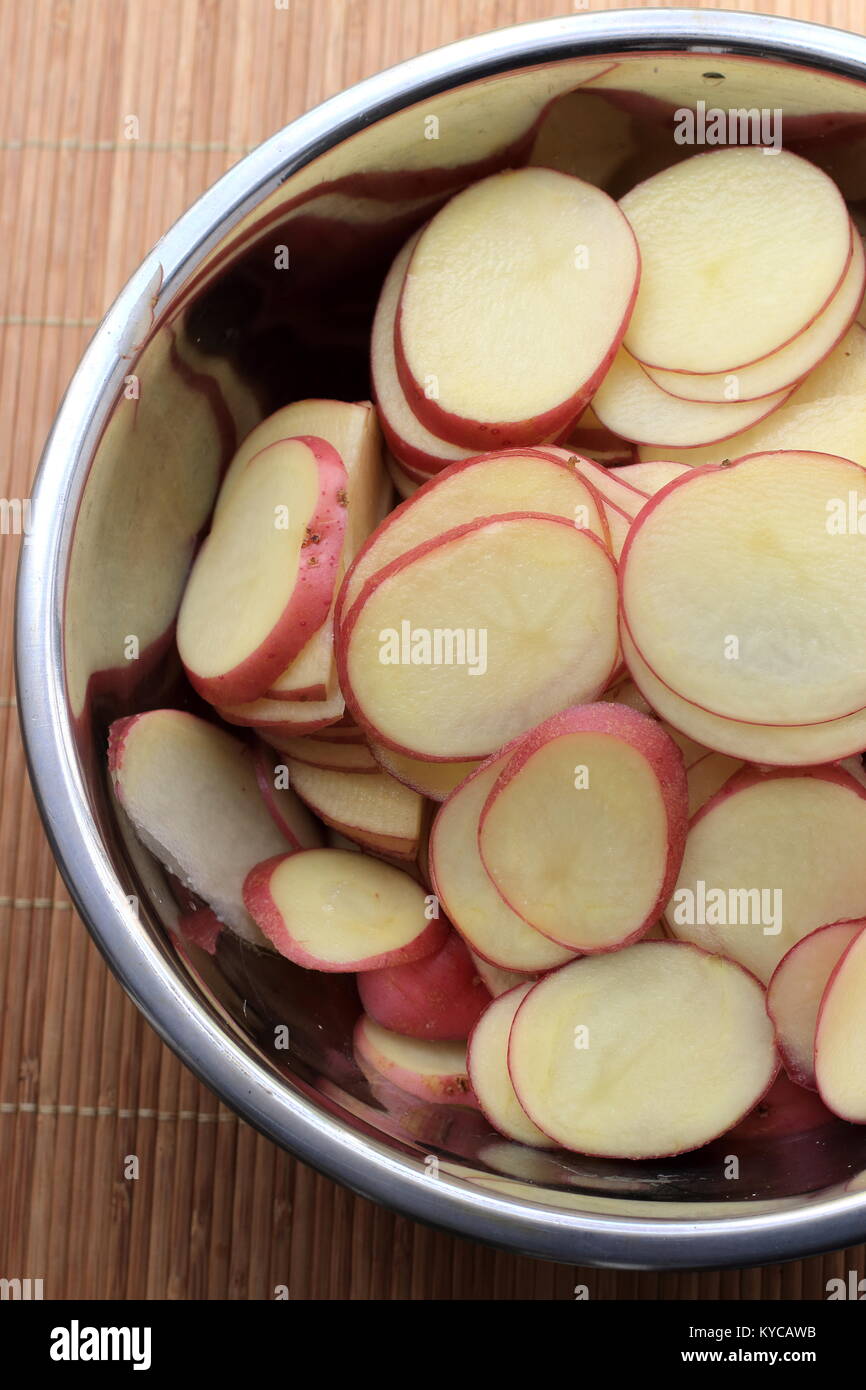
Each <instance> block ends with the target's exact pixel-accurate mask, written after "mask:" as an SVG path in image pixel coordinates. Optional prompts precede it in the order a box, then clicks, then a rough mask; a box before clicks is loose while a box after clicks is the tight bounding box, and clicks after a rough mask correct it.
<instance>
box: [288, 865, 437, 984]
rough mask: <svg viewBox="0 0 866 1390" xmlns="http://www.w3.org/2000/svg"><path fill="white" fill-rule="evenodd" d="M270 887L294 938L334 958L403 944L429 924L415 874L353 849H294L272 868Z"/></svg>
mask: <svg viewBox="0 0 866 1390" xmlns="http://www.w3.org/2000/svg"><path fill="white" fill-rule="evenodd" d="M269 889H270V894H271V897H272V898H273V900H274V903H275V905H276V907H277V909H278V911H279V913H280V915H281V917H282V919H283V921H284V922H285V924H286V929H287V931H288V933H289V935H290V936H291V938H292V940H293V941H295V942H297V943H298V944H299V945H300V946H301V947H303V949H304V950H305V951H306V952H307V953H308V954H309V955H310V956H312V957H314V958H315V959H316V960H320V961H324V962H328V963H329V964H334V965H341V964H348V965H351V963H352V962H355V961H357V962H359V963H360V962H363V961H365V960H370V959H372V958H373V957H376V956H380V955H384V954H386V953H387V952H389V951H396V950H399V949H400V947H402V946H407V945H409V943H410V942H412V941H414V940H415V939H416V937H418V936H420V935H421V933H422V932H424V931H425V930H426V929H427V927H428V926H429V923H428V921H427V919H426V918H425V915H424V901H425V899H424V889H423V888H422V887H421V886H420V885H419V884H418V883H416V882H415V880H414V879H412V878H410V877H409V875H408V874H404V873H403V872H402V871H401V870H400V869H395V868H392V867H391V865H390V864H383V863H382V862H381V861H380V860H376V859H372V858H369V857H368V856H367V855H364V854H354V853H350V852H349V851H348V850H341V849H321V850H310V851H308V852H307V853H304V854H296V855H292V856H291V857H290V858H289V859H285V860H283V862H282V863H281V864H279V865H278V866H277V867H276V868H275V870H274V872H273V873H272V874H271V878H270V884H269Z"/></svg>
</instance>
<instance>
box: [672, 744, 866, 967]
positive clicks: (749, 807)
mask: <svg viewBox="0 0 866 1390" xmlns="http://www.w3.org/2000/svg"><path fill="white" fill-rule="evenodd" d="M816 846H822V847H823V846H832V852H830V853H816ZM864 862H866V790H864V788H863V786H862V785H861V784H860V783H859V782H858V781H856V780H855V779H854V778H853V777H852V776H851V775H850V774H849V773H848V772H845V771H843V770H842V769H841V768H836V767H826V768H818V769H812V770H809V771H803V772H794V771H787V770H786V771H777V772H769V773H762V772H758V771H756V770H755V769H753V768H744V769H743V771H742V772H738V773H735V774H734V776H733V777H731V778H730V779H729V780H728V781H727V782H725V784H724V786H723V787H722V789H721V791H719V792H717V793H716V795H715V796H714V797H712V798H711V800H710V801H708V802H707V803H706V805H705V806H703V807H702V809H701V810H700V811H699V812H698V814H697V815H696V816H695V818H694V819H693V821H692V824H691V828H690V830H689V834H688V839H687V841H686V851H685V855H684V856H683V862H682V867H681V869H680V873H679V878H678V879H677V883H676V888H675V890H674V892H673V895H672V897H671V901H670V903H669V904H668V907H667V910H666V912H665V921H666V923H667V926H668V928H669V929H670V931H671V932H672V933H673V935H674V936H676V937H678V938H679V939H680V940H685V941H692V942H694V943H696V944H697V945H699V946H704V947H706V949H707V950H711V951H721V952H723V953H724V955H726V956H730V957H731V958H732V959H733V960H737V961H739V962H740V964H741V965H744V966H745V967H746V969H747V970H751V971H752V972H753V973H754V974H755V975H757V976H758V978H759V979H760V980H764V981H767V980H769V978H770V976H771V975H772V973H773V971H774V970H775V968H776V966H777V965H778V963H779V961H780V960H781V959H782V957H783V956H784V955H785V953H786V951H788V950H790V948H791V947H792V946H793V945H794V944H795V943H796V942H798V941H800V940H801V939H802V938H803V937H804V936H807V935H808V933H809V932H812V931H814V930H815V929H816V928H817V927H820V926H823V925H824V923H826V922H839V921H844V920H850V919H853V918H855V917H861V916H863V915H864V913H866V875H864V872H863V865H864Z"/></svg>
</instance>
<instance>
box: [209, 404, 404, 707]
mask: <svg viewBox="0 0 866 1390" xmlns="http://www.w3.org/2000/svg"><path fill="white" fill-rule="evenodd" d="M296 435H302V436H305V435H315V436H317V437H319V438H321V439H324V440H325V441H326V442H327V443H328V444H330V445H332V447H333V448H334V449H336V451H337V453H338V454H339V455H340V458H341V460H342V462H343V467H344V468H345V470H346V529H345V535H344V537H343V548H342V551H341V554H340V563H339V568H338V573H337V580H336V585H335V591H334V600H336V594H337V592H338V590H339V586H340V582H341V581H342V577H343V574H344V573H345V571H346V570H347V569H348V567H349V565H350V564H351V562H352V560H353V559H354V557H355V555H356V553H357V551H358V550H359V549H360V547H361V545H362V543H363V542H364V541H365V540H366V539H367V536H368V535H369V534H370V532H371V531H372V530H373V528H374V527H375V526H377V525H378V524H379V522H380V521H381V519H382V517H383V516H384V515H385V513H386V512H387V511H388V508H389V505H390V500H391V487H390V480H389V478H388V476H387V474H386V472H385V470H384V468H383V466H382V439H381V435H380V432H379V426H378V422H377V419H376V412H375V410H374V409H373V407H372V405H371V404H370V402H369V401H360V402H353V403H351V404H350V403H349V402H348V401H333V400H305V401H295V402H294V403H293V404H292V405H287V406H283V408H282V409H281V410H278V411H276V413H275V414H273V415H271V416H269V417H268V419H267V420H263V421H262V423H261V424H260V425H258V426H257V427H256V429H254V430H253V432H252V434H250V435H248V436H247V438H246V439H245V440H244V442H243V444H242V445H241V447H240V449H239V450H238V452H237V454H236V455H235V458H234V460H233V461H232V464H231V465H230V467H229V471H228V473H227V474H226V478H225V481H224V482H223V486H222V489H221V491H220V495H219V498H218V499H217V511H219V509H220V508H221V507H222V506H224V505H225V502H226V499H227V498H228V496H230V494H231V492H232V490H233V488H234V486H235V484H236V482H237V480H238V478H239V477H240V476H241V475H242V474H243V471H244V469H245V467H246V465H247V463H248V462H249V460H250V458H251V457H253V456H254V455H255V454H256V452H258V450H260V449H261V448H263V447H264V446H265V445H266V444H270V443H273V442H274V441H275V440H276V439H279V438H286V437H292V436H296ZM264 693H265V695H266V696H267V697H268V698H269V699H272V700H299V699H305V700H327V699H330V698H332V697H333V696H334V695H335V694H337V693H338V691H337V671H336V666H335V664H334V630H333V601H332V605H331V612H330V613H329V614H328V617H327V618H326V619H325V622H324V623H323V624H322V626H321V627H320V628H319V629H318V631H316V632H315V633H313V635H312V637H311V638H310V640H309V641H308V642H307V643H306V645H305V646H304V647H303V649H302V650H301V651H300V652H299V653H298V655H297V656H296V657H295V659H294V660H293V661H292V662H291V663H290V664H289V666H288V667H287V668H286V670H285V671H283V672H282V673H281V675H280V676H279V677H278V678H277V680H276V681H275V682H274V684H273V685H272V686H271V687H270V688H269V689H268V690H267V691H265V692H264Z"/></svg>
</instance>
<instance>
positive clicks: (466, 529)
mask: <svg viewBox="0 0 866 1390" xmlns="http://www.w3.org/2000/svg"><path fill="white" fill-rule="evenodd" d="M409 501H410V502H411V501H412V499H411V498H410V499H409ZM404 505H405V504H404ZM503 518H505V519H507V520H509V521H516V520H530V521H549V522H551V523H552V524H553V525H562V526H567V527H568V529H569V530H571V531H573V530H574V529H575V528H574V524H573V522H571V521H569V520H568V519H567V518H566V517H559V516H551V515H549V514H548V513H546V512H508V513H503V514H502V516H501V517H480V518H477V519H476V520H475V521H467V522H465V523H464V524H463V525H462V526H455V527H454V528H453V529H452V530H450V531H443V532H442V534H441V535H439V536H435V537H433V539H432V540H429V541H424V542H423V543H422V544H421V545H416V546H415V548H414V549H413V550H407V551H406V553H405V554H404V555H400V556H398V557H397V559H396V560H392V561H391V562H390V564H387V565H385V566H384V568H383V569H381V570H379V571H378V572H377V573H376V574H372V575H371V576H370V578H369V579H368V580H367V582H366V584H365V585H364V587H363V589H362V590H361V592H360V594H359V595H358V597H357V598H356V600H355V602H354V603H353V605H352V607H351V609H350V611H349V612H348V613H343V614H342V622H341V624H340V626H339V627H338V629H337V644H336V651H337V672H338V675H339V680H340V689H341V690H342V692H343V695H344V697H345V700H346V706H347V708H348V710H349V712H350V713H351V715H352V718H353V719H354V720H355V723H356V724H357V725H358V726H359V728H361V729H362V730H363V731H364V732H365V733H366V735H367V737H368V738H369V739H370V740H371V742H373V743H381V744H382V745H383V746H384V747H385V748H390V749H392V750H393V751H394V752H395V753H403V754H404V755H405V756H406V757H408V758H417V757H418V754H417V753H416V752H415V751H414V750H413V749H411V748H404V747H403V746H402V745H401V744H399V743H396V742H395V741H394V740H393V739H390V738H387V737H386V736H385V735H384V734H383V733H382V732H381V730H379V729H377V728H376V727H375V726H374V725H373V724H372V723H371V722H370V720H369V719H368V718H367V716H366V715H365V714H364V712H363V710H362V709H361V707H360V705H359V703H358V701H357V699H356V698H355V693H354V691H353V689H352V681H351V677H350V675H349V662H348V654H349V644H350V642H351V639H352V632H353V630H354V627H355V624H356V622H357V621H358V614H359V613H360V611H361V609H362V608H363V606H364V604H365V603H366V601H367V599H368V598H369V596H370V594H372V593H374V592H375V591H376V589H377V588H378V586H379V585H380V584H381V583H383V582H384V581H385V580H386V579H390V578H391V576H392V575H394V574H398V573H399V572H400V571H401V570H403V569H405V568H406V567H407V566H408V565H410V564H412V563H413V561H415V560H419V559H421V558H423V556H425V555H427V554H429V552H430V551H431V550H433V549H435V548H437V547H438V546H441V545H446V544H448V543H449V542H451V541H455V540H459V539H460V538H461V537H462V536H465V535H468V534H469V533H470V532H471V531H475V530H477V529H478V527H479V526H484V525H486V524H487V523H488V522H489V521H492V520H500V519H503ZM581 534H583V535H586V536H587V537H588V539H589V540H590V541H592V542H593V544H594V545H597V546H598V547H599V549H600V550H602V551H603V552H604V554H605V555H606V556H607V557H608V559H610V552H609V550H608V548H607V546H606V545H605V544H604V542H603V541H601V540H599V538H598V536H595V535H593V534H592V533H591V532H587V531H585V532H582V533H581ZM618 664H619V663H617V665H618ZM616 669H617V667H616V665H615V666H612V667H611V670H610V671H609V672H608V674H607V676H606V677H605V680H604V681H603V683H602V685H601V687H600V689H601V690H604V689H605V687H606V686H607V685H608V684H609V682H610V680H611V678H612V676H613V674H614V671H615V670H616ZM487 756H488V755H487V753H486V752H484V753H475V754H473V753H466V754H461V758H460V761H461V762H471V761H473V759H474V758H479V759H481V758H486V757H487ZM419 761H425V762H431V763H451V762H453V761H454V759H453V758H451V757H447V758H446V757H438V756H437V757H435V758H432V757H428V758H425V759H423V760H421V759H419Z"/></svg>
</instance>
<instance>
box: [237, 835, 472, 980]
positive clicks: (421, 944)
mask: <svg viewBox="0 0 866 1390" xmlns="http://www.w3.org/2000/svg"><path fill="white" fill-rule="evenodd" d="M303 852H304V851H301V853H303ZM291 857H292V856H291V855H288V854H275V855H274V856H273V858H272V859H265V860H264V861H263V862H262V863H261V864H256V866H255V867H254V868H252V869H250V872H249V873H248V874H247V876H246V879H245V880H244V905H245V906H246V909H247V912H248V913H249V914H250V916H251V917H252V919H253V921H254V922H255V923H256V925H257V926H258V927H259V928H260V930H261V931H262V932H264V934H265V936H266V937H267V938H268V940H269V941H270V942H272V944H273V946H274V948H275V949H276V950H277V951H279V953H280V955H281V956H285V957H286V959H287V960H291V961H294V963H295V965H300V966H303V968H304V969H305V970H321V971H323V972H324V973H326V974H332V975H338V974H340V975H345V974H349V973H351V972H353V971H358V972H361V971H364V970H383V969H384V968H385V967H386V966H389V965H407V964H409V962H410V961H416V960H421V959H423V957H424V956H428V955H431V954H432V953H433V952H434V951H437V950H439V948H440V947H441V945H442V944H443V942H444V940H445V937H446V936H447V933H448V927H447V925H446V924H445V922H444V920H442V919H438V918H434V919H433V921H431V922H428V923H427V925H426V926H425V928H424V930H423V931H421V932H419V933H418V935H417V936H416V937H415V939H414V940H413V941H409V942H407V943H406V945H405V946H400V947H398V948H397V949H395V950H393V951H382V952H381V953H380V954H379V955H377V956H367V957H366V958H364V959H363V960H355V961H346V962H339V963H335V962H334V961H325V960H320V959H319V958H318V957H317V956H314V955H313V954H312V953H311V952H310V951H308V950H307V949H306V947H305V946H303V945H302V944H301V942H299V941H296V940H295V939H294V937H292V936H291V935H290V934H289V931H288V929H287V927H286V923H285V920H284V918H283V915H282V913H281V912H280V910H279V908H278V907H277V904H276V903H275V902H274V899H273V897H272V895H271V889H270V884H271V876H272V875H273V873H274V871H275V870H276V869H278V868H279V866H280V864H282V863H283V862H284V861H285V860H286V859H289V858H291Z"/></svg>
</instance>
